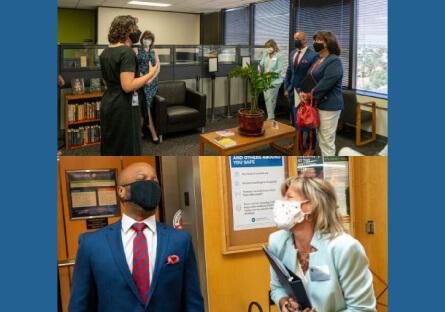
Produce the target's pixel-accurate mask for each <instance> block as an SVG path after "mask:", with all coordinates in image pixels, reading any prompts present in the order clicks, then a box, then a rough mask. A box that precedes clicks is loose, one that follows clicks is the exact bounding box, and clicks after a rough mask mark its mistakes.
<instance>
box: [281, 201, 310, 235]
mask: <svg viewBox="0 0 445 312" xmlns="http://www.w3.org/2000/svg"><path fill="white" fill-rule="evenodd" d="M307 202H308V201H307V200H306V201H303V202H299V201H287V200H276V201H275V203H274V207H273V216H274V221H275V223H276V225H277V227H278V228H280V229H286V230H290V229H291V228H293V227H294V226H295V225H296V224H298V223H301V222H303V221H304V217H305V216H306V215H308V214H310V213H304V212H303V211H302V210H301V205H302V204H304V203H307Z"/></svg>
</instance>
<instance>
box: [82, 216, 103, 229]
mask: <svg viewBox="0 0 445 312" xmlns="http://www.w3.org/2000/svg"><path fill="white" fill-rule="evenodd" d="M85 222H86V225H87V230H96V229H101V228H103V227H106V226H107V225H108V218H94V219H87V220H85Z"/></svg>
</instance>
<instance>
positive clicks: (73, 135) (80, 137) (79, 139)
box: [66, 125, 100, 147]
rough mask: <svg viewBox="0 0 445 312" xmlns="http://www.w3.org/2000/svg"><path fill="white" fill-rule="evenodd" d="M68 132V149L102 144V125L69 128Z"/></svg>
mask: <svg viewBox="0 0 445 312" xmlns="http://www.w3.org/2000/svg"><path fill="white" fill-rule="evenodd" d="M66 131H67V141H68V142H67V144H68V147H70V146H79V145H86V144H92V143H97V142H100V125H92V126H82V127H77V128H69V129H67V130H66Z"/></svg>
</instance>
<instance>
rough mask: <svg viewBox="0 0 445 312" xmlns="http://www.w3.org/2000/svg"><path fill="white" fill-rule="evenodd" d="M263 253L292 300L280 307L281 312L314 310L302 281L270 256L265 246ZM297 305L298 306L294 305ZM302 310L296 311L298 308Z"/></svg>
mask: <svg viewBox="0 0 445 312" xmlns="http://www.w3.org/2000/svg"><path fill="white" fill-rule="evenodd" d="M263 251H264V253H265V254H266V256H267V259H268V260H269V262H270V265H271V266H272V269H273V270H274V272H275V274H276V275H277V277H278V280H279V281H280V284H281V286H282V287H283V288H284V290H285V291H286V293H287V295H288V296H289V297H290V298H292V299H293V300H290V301H288V302H287V303H286V304H284V306H283V307H282V309H283V310H282V311H286V312H287V311H289V312H293V311H303V312H312V311H315V309H313V308H312V304H311V302H310V300H309V297H308V295H307V293H306V289H305V288H304V285H303V281H302V280H301V279H300V278H299V277H298V276H297V275H296V274H295V273H293V272H292V271H291V270H289V269H288V268H287V267H286V266H285V265H284V264H283V263H282V262H281V261H280V260H279V259H278V258H277V257H276V256H275V255H274V254H272V253H271V252H270V251H269V250H268V249H267V248H266V247H265V246H263ZM296 303H298V304H296ZM296 306H298V308H300V309H303V310H298V308H295V307H296Z"/></svg>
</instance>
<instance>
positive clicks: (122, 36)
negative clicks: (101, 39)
mask: <svg viewBox="0 0 445 312" xmlns="http://www.w3.org/2000/svg"><path fill="white" fill-rule="evenodd" d="M137 22H138V19H137V18H136V17H133V16H131V15H120V16H116V17H115V18H114V20H113V21H112V22H111V26H110V30H109V32H108V41H109V42H110V43H119V42H120V43H124V42H125V40H126V39H127V35H128V34H129V33H130V32H132V31H134V30H135V29H137V25H136V24H137Z"/></svg>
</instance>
